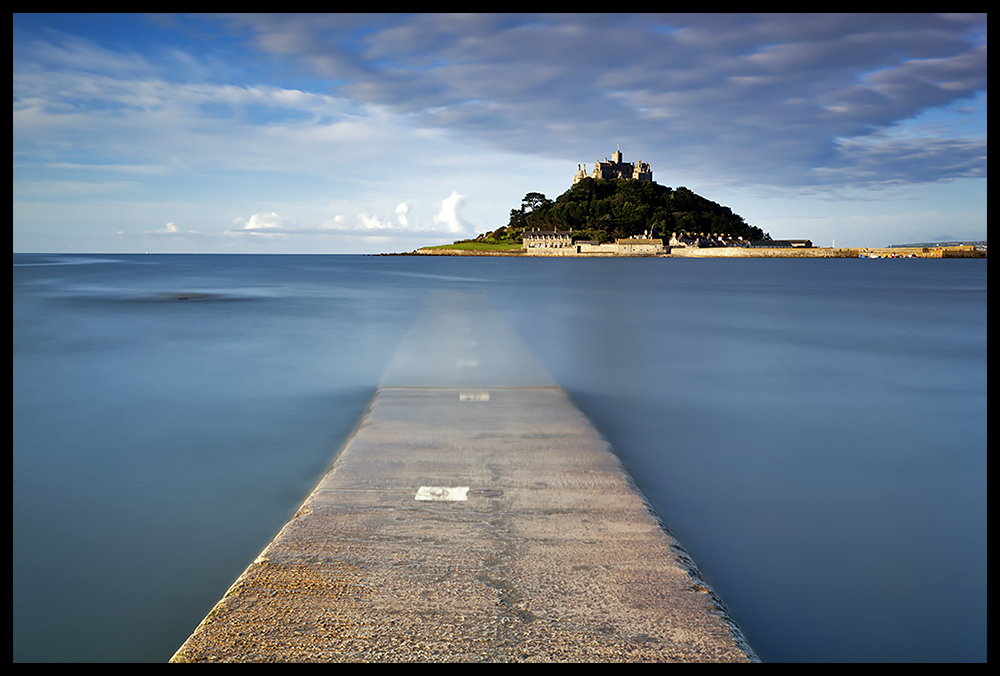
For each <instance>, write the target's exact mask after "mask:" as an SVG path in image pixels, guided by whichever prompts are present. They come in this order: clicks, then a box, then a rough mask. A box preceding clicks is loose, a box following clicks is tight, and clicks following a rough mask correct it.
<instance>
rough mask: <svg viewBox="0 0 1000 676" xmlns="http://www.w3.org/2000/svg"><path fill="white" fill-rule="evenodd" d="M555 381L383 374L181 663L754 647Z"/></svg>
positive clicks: (728, 654) (695, 655)
mask: <svg viewBox="0 0 1000 676" xmlns="http://www.w3.org/2000/svg"><path fill="white" fill-rule="evenodd" d="M755 659H756V658H755V657H754V655H753V652H752V651H751V650H750V648H749V647H748V646H747V645H746V643H745V641H743V639H742V637H741V635H740V633H739V630H738V629H737V628H736V627H735V625H734V624H733V623H732V622H730V621H729V620H728V618H727V616H726V614H725V611H724V610H723V609H722V607H721V603H720V602H718V600H717V599H716V598H715V597H714V595H713V594H712V592H711V591H710V590H709V589H708V587H707V586H706V585H705V584H704V582H702V581H701V580H700V578H699V577H698V575H697V571H696V570H695V569H694V565H693V563H691V562H690V560H689V559H688V558H687V556H686V555H685V553H684V552H683V550H682V549H681V548H680V547H679V545H678V544H677V543H676V542H675V541H674V540H673V539H672V538H671V537H670V536H669V535H668V534H667V533H666V532H664V530H663V529H662V528H661V524H660V523H659V522H658V520H657V518H656V517H655V515H654V514H653V513H652V512H651V510H650V509H649V508H648V506H647V504H646V502H645V500H644V499H643V497H642V495H641V494H640V493H639V492H638V490H637V489H636V488H635V487H634V486H633V484H632V482H631V481H630V480H629V478H628V476H627V474H626V473H625V471H624V470H623V468H622V467H621V464H620V463H619V461H618V459H617V457H616V456H615V455H614V454H613V453H612V452H611V450H610V448H609V446H608V444H607V442H606V441H605V440H603V439H602V438H601V436H600V435H599V434H598V432H597V431H596V430H595V429H594V427H593V426H592V425H591V423H590V422H589V421H588V420H587V418H586V417H585V416H584V415H583V414H582V413H581V412H580V411H579V410H578V409H577V408H576V407H575V406H574V405H573V404H572V403H571V402H570V400H569V399H568V397H567V395H566V393H565V392H564V391H563V390H561V389H559V388H556V387H537V388H520V389H518V388H468V387H455V388H451V387H438V388H416V387H406V388H404V387H383V388H382V389H380V390H379V391H378V392H377V393H376V395H375V397H374V399H373V400H372V402H371V404H370V406H369V409H368V411H367V413H366V415H365V416H364V418H363V419H362V421H361V423H360V424H359V426H358V428H357V429H356V431H355V433H354V435H353V436H352V438H351V439H350V440H349V441H348V443H347V444H346V446H345V447H344V449H343V451H342V452H341V454H340V455H339V457H338V459H337V460H336V462H335V463H334V465H333V467H332V469H331V470H330V471H329V472H328V473H327V474H326V476H325V477H324V478H323V479H322V480H321V481H320V483H319V484H318V486H317V487H316V489H315V490H314V491H313V493H312V494H311V495H310V496H309V498H308V499H307V500H306V501H305V503H304V504H303V505H302V507H301V508H300V509H299V511H298V513H297V514H296V515H295V516H294V517H293V518H292V520H291V521H290V522H289V523H288V524H287V525H286V526H285V527H284V529H283V530H282V531H281V532H280V533H279V534H278V535H277V537H276V538H275V539H274V541H273V542H272V543H271V544H270V545H269V546H268V547H267V548H266V549H265V550H264V552H263V553H262V554H261V555H260V556H259V557H258V558H257V559H256V560H255V561H254V562H253V563H252V564H251V565H250V567H249V568H248V569H247V570H246V572H244V573H243V575H242V576H241V577H240V578H239V579H238V580H237V581H236V583H235V584H234V585H233V586H232V588H231V589H230V590H229V592H228V593H227V594H226V595H225V597H224V598H223V599H222V600H221V601H220V602H219V603H218V605H217V606H216V607H215V609H214V610H212V612H211V613H210V614H209V616H208V617H207V618H206V619H205V620H204V621H203V622H202V624H201V625H200V626H199V627H198V628H197V629H196V631H195V632H194V634H193V635H192V636H191V637H190V638H189V639H188V640H187V642H185V643H184V645H183V646H182V647H181V648H180V649H179V650H178V651H177V653H176V654H175V655H174V657H173V660H172V661H175V662H187V661H644V660H650V661H653V660H667V661H672V660H676V661H691V662H697V661H752V660H755Z"/></svg>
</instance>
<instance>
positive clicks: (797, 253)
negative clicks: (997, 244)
mask: <svg viewBox="0 0 1000 676" xmlns="http://www.w3.org/2000/svg"><path fill="white" fill-rule="evenodd" d="M381 255H383V256H524V257H544V258H553V257H558V258H986V251H985V250H981V249H977V248H976V247H975V246H972V245H961V246H920V247H808V248H805V247H803V248H798V247H791V248H789V247H781V248H778V247H775V248H745V247H711V248H694V247H676V248H673V249H671V250H668V251H667V252H665V253H661V254H633V255H614V254H590V253H586V254H581V253H576V252H575V251H573V250H568V249H567V250H560V249H555V248H553V249H548V250H543V249H536V250H531V251H526V250H513V251H479V250H474V249H432V248H426V249H417V250H415V251H410V252H405V253H393V254H381Z"/></svg>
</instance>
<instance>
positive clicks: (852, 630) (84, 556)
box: [13, 254, 987, 661]
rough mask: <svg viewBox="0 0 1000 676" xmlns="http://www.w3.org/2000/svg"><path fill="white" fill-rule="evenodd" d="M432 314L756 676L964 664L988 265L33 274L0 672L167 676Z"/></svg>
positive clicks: (547, 265)
mask: <svg viewBox="0 0 1000 676" xmlns="http://www.w3.org/2000/svg"><path fill="white" fill-rule="evenodd" d="M442 292H444V294H443V295H442ZM453 292H461V293H463V294H464V293H473V294H477V295H479V296H482V297H484V298H486V299H488V301H489V302H490V303H492V305H493V306H494V307H495V308H496V309H497V310H499V312H500V314H501V315H502V316H503V317H505V318H506V320H507V321H508V322H509V327H510V328H512V329H513V331H514V332H516V334H517V335H518V336H519V337H520V339H521V340H522V341H523V342H524V344H526V345H527V347H528V348H529V349H530V351H531V352H533V353H534V356H535V357H536V358H537V359H538V360H539V361H540V362H541V364H542V366H543V367H544V369H545V370H546V371H547V373H548V374H550V375H551V377H552V378H553V379H554V380H555V381H556V382H557V383H558V384H560V385H562V386H563V387H565V388H566V389H567V390H568V391H569V392H570V394H571V395H572V396H573V398H574V400H575V401H576V402H577V404H578V405H579V406H580V407H581V409H583V410H584V412H585V413H587V414H588V415H589V416H590V417H591V419H592V420H593V421H594V422H595V424H596V425H597V427H598V428H599V429H600V430H601V431H602V433H603V434H604V435H605V436H606V437H607V438H608V439H609V441H610V442H611V443H612V445H613V446H614V448H615V450H616V452H617V453H618V454H619V455H620V456H621V457H622V459H623V460H624V462H625V464H626V465H627V467H628V468H629V470H630V471H631V472H632V474H633V475H634V477H635V478H636V480H637V482H638V484H639V486H640V487H641V488H642V490H643V491H644V493H645V494H646V496H647V497H648V498H649V499H650V501H651V502H652V503H653V504H654V506H655V507H656V508H657V510H658V511H659V512H660V515H661V516H662V518H663V519H664V521H665V522H666V524H667V525H668V527H669V528H670V529H671V530H672V531H673V532H674V533H675V535H677V537H678V538H679V539H680V540H681V542H682V543H684V545H685V546H686V547H687V549H688V550H689V551H690V552H691V554H692V555H693V556H694V558H695V560H696V561H697V562H698V564H699V566H700V567H701V569H702V570H703V572H704V573H705V574H706V576H707V577H708V578H709V580H710V581H711V582H712V584H713V585H714V586H715V588H716V590H717V591H718V592H719V593H720V595H721V596H722V598H723V599H725V600H726V602H727V604H728V605H729V608H730V610H731V611H732V613H733V615H734V616H735V618H736V619H737V621H738V622H739V623H740V625H741V627H742V628H743V630H744V633H745V634H746V635H747V637H748V638H749V640H750V642H751V644H752V645H753V646H754V648H755V649H756V650H757V652H758V653H759V654H760V656H761V657H762V658H763V659H765V660H774V661H862V660H890V661H902V660H912V661H929V660H946V661H958V660H979V661H985V660H986V623H987V620H986V261H985V260H794V259H786V260H750V259H745V260H724V259H710V260H685V259H678V260H673V259H634V260H630V259H603V260H579V259H570V260H560V259H511V258H461V257H440V258H439V257H364V256H183V255H177V256H140V255H134V256H121V255H115V256H110V255H109V256H57V255H52V256H47V255H26V254H19V255H15V256H14V303H13V308H14V331H13V335H14V369H13V373H14V425H13V428H14V474H13V476H14V483H13V486H14V660H15V661H42V660H48V661H57V660H63V661H129V660H131V661H165V660H167V659H168V658H169V657H170V655H171V654H172V653H173V651H174V650H175V649H176V648H177V647H178V646H179V645H180V643H181V642H183V640H184V639H185V638H186V637H187V636H188V635H189V634H190V632H191V631H192V630H193V629H194V627H195V626H196V625H197V624H198V622H199V621H200V620H201V619H202V618H203V617H204V615H205V614H206V613H207V612H208V611H209V610H210V609H211V607H212V606H213V605H214V604H215V602H216V601H217V600H218V599H219V598H220V597H221V596H222V594H224V593H225V591H226V589H227V588H228V586H229V584H231V583H232V582H233V580H234V579H235V578H236V576H237V575H239V573H240V572H242V570H243V569H244V568H245V567H246V565H247V564H248V563H249V562H250V561H251V560H252V559H253V558H254V557H255V556H256V555H257V553H259V551H260V550H261V549H263V547H264V546H265V545H266V544H267V542H268V541H269V540H270V539H271V537H272V536H273V535H274V534H275V533H276V532H277V530H278V529H279V528H280V527H281V526H282V524H283V523H284V522H285V521H286V520H287V519H288V517H289V516H290V515H291V514H292V513H293V512H294V510H295V509H296V507H297V506H298V505H299V503H300V502H301V500H302V499H303V498H304V497H305V496H306V494H307V493H308V492H309V490H310V489H311V487H312V485H313V484H314V483H315V482H316V481H317V480H318V479H319V477H320V476H321V474H322V473H323V471H324V470H325V468H326V467H327V466H328V465H329V463H330V462H331V460H332V459H333V457H334V455H335V453H336V451H337V450H338V449H339V447H340V446H341V444H342V443H343V442H344V440H345V439H346V437H347V436H348V435H349V434H350V430H351V428H352V427H353V425H354V424H355V423H356V422H357V420H358V418H359V417H360V415H361V414H362V413H363V411H364V408H365V406H366V404H367V403H368V400H369V399H370V397H371V395H372V394H373V393H374V391H375V388H376V387H377V386H378V384H379V382H380V379H381V378H382V377H383V375H384V374H385V373H386V369H387V366H388V365H389V364H390V363H391V362H392V363H395V362H393V359H394V355H396V349H397V347H398V346H399V345H400V343H401V341H402V340H403V338H404V336H405V335H406V334H407V332H408V330H409V329H410V328H411V326H413V325H414V322H415V321H416V320H417V319H418V317H426V316H427V313H428V311H429V310H431V309H434V306H433V303H435V302H437V301H435V300H434V299H437V298H441V297H446V296H447V295H448V294H451V293H453ZM428 303H432V305H431V306H430V308H429V307H428ZM397 359H398V356H397Z"/></svg>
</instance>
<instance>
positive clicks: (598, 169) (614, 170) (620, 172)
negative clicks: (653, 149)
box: [573, 148, 653, 185]
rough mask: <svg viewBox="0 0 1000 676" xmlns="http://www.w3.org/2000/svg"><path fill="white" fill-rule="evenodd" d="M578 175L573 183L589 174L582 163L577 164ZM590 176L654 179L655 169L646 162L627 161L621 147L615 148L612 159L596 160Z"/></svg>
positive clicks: (605, 178)
mask: <svg viewBox="0 0 1000 676" xmlns="http://www.w3.org/2000/svg"><path fill="white" fill-rule="evenodd" d="M576 169H577V171H576V176H574V177H573V185H576V184H577V183H579V182H580V181H582V180H583V179H585V178H587V176H588V174H587V173H586V171H585V170H584V169H583V167H582V166H581V165H579V164H578V165H576ZM589 176H590V178H600V179H604V180H606V181H607V180H612V179H616V180H617V179H622V180H632V181H649V182H650V183H652V181H653V170H652V169H650V168H649V164H648V163H646V162H636V163H634V164H633V163H632V162H626V161H624V159H623V156H622V151H621V148H618V149H617V150H615V153H614V155H612V156H611V159H610V160H608V158H606V157H605V158H604V161H603V162H595V163H594V170H593V171H592V172H590V174H589Z"/></svg>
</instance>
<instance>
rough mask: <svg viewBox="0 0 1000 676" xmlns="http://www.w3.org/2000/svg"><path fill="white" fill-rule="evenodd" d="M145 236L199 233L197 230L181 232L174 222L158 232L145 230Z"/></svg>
mask: <svg viewBox="0 0 1000 676" xmlns="http://www.w3.org/2000/svg"><path fill="white" fill-rule="evenodd" d="M143 234H146V235H197V234H199V232H198V231H197V230H181V229H180V228H178V227H177V225H176V224H175V223H173V222H168V223H167V224H166V225H165V226H163V227H162V228H160V229H158V230H144V231H143Z"/></svg>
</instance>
